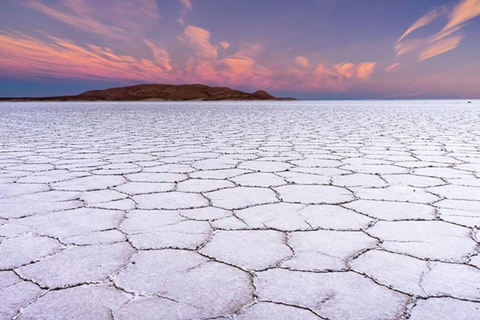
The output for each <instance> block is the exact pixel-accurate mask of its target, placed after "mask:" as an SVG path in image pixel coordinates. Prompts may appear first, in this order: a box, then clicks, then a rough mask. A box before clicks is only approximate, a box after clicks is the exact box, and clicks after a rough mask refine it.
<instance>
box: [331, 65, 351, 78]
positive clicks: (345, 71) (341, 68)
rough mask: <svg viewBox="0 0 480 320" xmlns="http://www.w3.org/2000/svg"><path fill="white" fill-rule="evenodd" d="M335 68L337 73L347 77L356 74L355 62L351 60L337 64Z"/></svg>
mask: <svg viewBox="0 0 480 320" xmlns="http://www.w3.org/2000/svg"><path fill="white" fill-rule="evenodd" d="M335 70H336V71H337V73H338V74H339V75H341V76H343V77H345V78H347V79H350V78H351V77H353V76H354V74H355V64H353V63H351V62H347V63H343V64H336V65H335Z"/></svg>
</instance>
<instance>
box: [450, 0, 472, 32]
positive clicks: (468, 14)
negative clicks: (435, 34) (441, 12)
mask: <svg viewBox="0 0 480 320" xmlns="http://www.w3.org/2000/svg"><path fill="white" fill-rule="evenodd" d="M478 16H480V0H464V1H463V2H461V3H459V4H458V5H457V6H456V7H455V8H454V9H453V12H452V13H451V14H450V21H448V23H447V25H446V26H445V27H444V28H443V29H442V31H445V30H449V29H453V28H455V27H457V26H459V25H462V24H463V23H465V22H467V21H468V20H471V19H473V18H476V17H478Z"/></svg>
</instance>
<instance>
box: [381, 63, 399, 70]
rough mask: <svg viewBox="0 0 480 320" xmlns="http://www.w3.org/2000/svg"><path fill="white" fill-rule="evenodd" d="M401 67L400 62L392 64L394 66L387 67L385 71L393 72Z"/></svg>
mask: <svg viewBox="0 0 480 320" xmlns="http://www.w3.org/2000/svg"><path fill="white" fill-rule="evenodd" d="M400 65H401V64H400V62H395V63H392V64H390V65H388V66H386V67H385V69H384V70H385V72H391V71H393V70H395V69H397V68H398V67H400Z"/></svg>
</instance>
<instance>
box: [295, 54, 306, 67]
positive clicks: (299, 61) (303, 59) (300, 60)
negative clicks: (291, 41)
mask: <svg viewBox="0 0 480 320" xmlns="http://www.w3.org/2000/svg"><path fill="white" fill-rule="evenodd" d="M295 63H296V64H297V65H299V66H300V67H308V63H309V61H308V59H307V58H306V57H304V56H297V57H296V58H295Z"/></svg>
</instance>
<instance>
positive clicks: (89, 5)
mask: <svg viewBox="0 0 480 320" xmlns="http://www.w3.org/2000/svg"><path fill="white" fill-rule="evenodd" d="M21 3H22V4H23V5H24V6H25V7H27V8H30V9H32V10H36V11H38V12H41V13H43V14H44V15H46V16H48V17H50V18H52V19H55V20H57V21H60V22H62V23H65V24H67V25H70V26H72V27H74V28H76V29H79V30H82V31H85V32H88V33H94V34H99V35H102V36H108V37H114V38H126V35H125V34H126V33H130V32H132V31H139V30H141V29H143V28H146V27H148V26H150V25H151V24H152V23H154V22H156V21H158V20H159V19H160V13H159V9H158V6H157V4H156V2H155V0H129V1H120V0H111V1H107V2H105V3H103V2H102V5H98V2H97V1H94V0H63V1H60V0H55V1H53V2H49V3H48V4H45V3H44V2H42V1H39V0H28V1H25V2H21Z"/></svg>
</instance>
